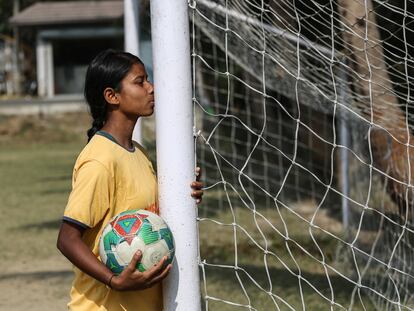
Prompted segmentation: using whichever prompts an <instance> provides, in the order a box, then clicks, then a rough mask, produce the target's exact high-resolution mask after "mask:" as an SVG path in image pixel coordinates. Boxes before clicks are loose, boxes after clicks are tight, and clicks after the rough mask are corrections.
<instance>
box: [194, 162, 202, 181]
mask: <svg viewBox="0 0 414 311" xmlns="http://www.w3.org/2000/svg"><path fill="white" fill-rule="evenodd" d="M195 172H196V180H197V181H199V180H200V178H201V168H200V167H199V166H197V167H196V170H195Z"/></svg>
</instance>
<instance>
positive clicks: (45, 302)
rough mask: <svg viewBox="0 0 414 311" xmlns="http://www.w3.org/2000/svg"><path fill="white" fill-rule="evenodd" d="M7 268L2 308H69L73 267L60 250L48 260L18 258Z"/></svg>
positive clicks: (0, 281)
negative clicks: (30, 262)
mask: <svg viewBox="0 0 414 311" xmlns="http://www.w3.org/2000/svg"><path fill="white" fill-rule="evenodd" d="M3 264H4V262H3ZM6 267H7V268H8V269H7V273H4V274H1V275H0V310H5V311H6V310H8V311H9V310H10V311H23V310H24V311H27V310H31V311H41V310H42V311H47V310H56V311H59V310H67V308H66V304H67V302H68V299H69V289H70V285H71V282H72V278H73V273H72V266H71V264H70V263H69V262H68V261H67V260H66V259H65V258H64V257H63V256H61V255H59V254H58V253H57V251H56V254H54V255H53V256H50V258H49V259H47V260H43V261H37V262H34V263H32V264H28V263H27V262H23V261H22V262H19V261H14V262H12V263H6ZM28 267H30V269H27V268H28Z"/></svg>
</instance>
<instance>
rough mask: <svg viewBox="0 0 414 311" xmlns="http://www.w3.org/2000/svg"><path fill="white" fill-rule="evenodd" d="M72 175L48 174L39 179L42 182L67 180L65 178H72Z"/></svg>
mask: <svg viewBox="0 0 414 311" xmlns="http://www.w3.org/2000/svg"><path fill="white" fill-rule="evenodd" d="M71 179H72V175H61V176H47V177H43V178H40V179H39V181H41V182H49V181H65V180H71Z"/></svg>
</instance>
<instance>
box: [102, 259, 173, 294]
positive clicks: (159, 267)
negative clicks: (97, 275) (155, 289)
mask: <svg viewBox="0 0 414 311" xmlns="http://www.w3.org/2000/svg"><path fill="white" fill-rule="evenodd" d="M141 258H142V254H141V252H140V251H137V252H136V253H135V254H134V257H132V260H131V262H130V263H129V265H128V267H126V269H125V270H124V271H122V273H121V274H120V275H118V276H114V277H112V279H111V281H110V284H109V286H110V287H111V288H113V289H114V290H118V291H129V290H140V289H146V288H149V287H152V286H153V285H155V284H156V283H159V282H161V281H162V280H163V279H164V278H165V277H166V276H167V275H168V273H169V272H170V270H171V268H172V265H171V264H169V265H168V266H166V267H164V265H165V261H166V260H167V257H164V258H163V259H161V261H160V262H159V263H158V264H156V265H155V266H154V267H152V268H151V269H150V270H148V271H145V272H140V271H138V270H137V269H136V266H137V263H138V262H139V261H140V260H141Z"/></svg>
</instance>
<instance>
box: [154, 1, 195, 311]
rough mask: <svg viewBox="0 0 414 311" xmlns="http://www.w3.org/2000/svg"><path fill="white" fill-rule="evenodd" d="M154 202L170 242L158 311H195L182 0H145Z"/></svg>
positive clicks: (191, 158) (186, 40) (189, 115)
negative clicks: (168, 267)
mask: <svg viewBox="0 0 414 311" xmlns="http://www.w3.org/2000/svg"><path fill="white" fill-rule="evenodd" d="M151 28H152V49H153V60H154V62H153V68H154V85H155V102H156V104H155V120H156V121H155V122H156V146H157V168H158V169H157V172H158V185H159V203H160V211H161V215H162V217H163V218H164V219H165V220H166V222H167V223H168V225H169V226H170V228H171V231H172V232H173V235H174V239H175V261H174V263H173V269H172V271H171V272H170V275H169V276H168V277H167V279H166V281H164V284H163V289H164V310H165V311H173V310H177V311H178V310H179V311H188V310H194V311H197V310H200V287H199V276H198V271H199V267H198V234H197V231H198V230H197V223H196V220H197V214H196V207H195V201H194V199H193V198H192V197H191V196H190V193H191V188H190V184H191V182H192V181H194V180H195V164H194V138H193V117H192V116H193V107H192V88H191V85H192V83H191V62H190V60H191V58H190V31H189V23H188V4H187V1H185V0H177V1H165V0H152V1H151Z"/></svg>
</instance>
